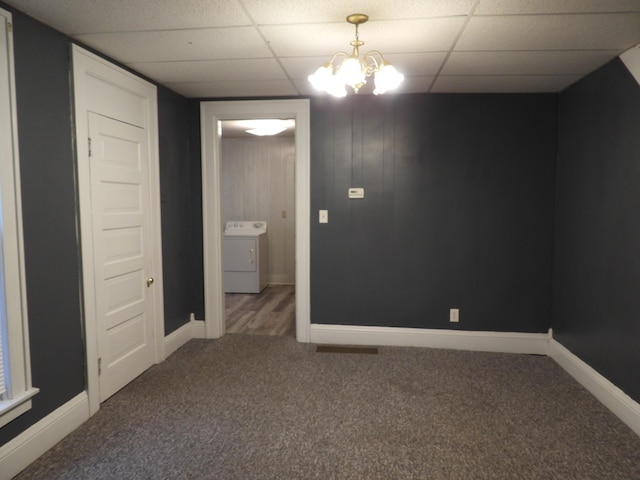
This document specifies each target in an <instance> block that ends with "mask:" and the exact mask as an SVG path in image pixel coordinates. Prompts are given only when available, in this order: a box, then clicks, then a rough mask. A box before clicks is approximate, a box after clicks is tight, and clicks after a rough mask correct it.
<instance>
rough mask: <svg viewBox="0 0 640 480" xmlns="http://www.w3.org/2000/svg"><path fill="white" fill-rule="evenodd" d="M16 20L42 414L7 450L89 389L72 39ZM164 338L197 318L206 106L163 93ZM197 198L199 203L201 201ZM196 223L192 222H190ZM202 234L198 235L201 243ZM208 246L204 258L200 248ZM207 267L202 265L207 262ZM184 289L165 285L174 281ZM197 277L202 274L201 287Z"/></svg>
mask: <svg viewBox="0 0 640 480" xmlns="http://www.w3.org/2000/svg"><path fill="white" fill-rule="evenodd" d="M0 6H2V8H5V9H6V10H8V11H10V12H12V15H13V26H14V28H13V36H14V58H15V73H16V97H17V115H18V135H19V149H20V169H21V172H20V173H21V188H22V215H23V227H24V249H25V269H26V286H27V308H28V316H29V340H30V349H31V372H32V379H33V382H32V383H33V385H34V386H35V387H37V388H39V389H40V392H39V393H38V394H37V395H36V396H35V397H34V398H33V408H32V409H31V410H30V411H29V412H27V413H25V414H24V415H22V416H20V417H18V418H17V419H15V420H14V421H12V422H10V423H9V424H7V425H5V426H4V427H2V428H0V445H3V444H5V443H6V442H8V441H10V440H11V439H13V438H14V437H15V436H16V435H18V434H20V433H21V432H23V431H24V430H26V429H27V428H28V427H30V426H31V425H33V424H35V423H36V422H38V421H39V420H40V419H42V418H44V417H45V416H47V415H48V414H50V413H51V412H53V411H54V410H55V409H57V408H58V407H60V406H61V405H64V404H65V403H66V402H68V401H69V400H71V399H72V398H73V397H75V396H76V395H78V394H79V393H81V392H83V391H84V390H85V388H86V373H85V351H84V345H85V343H84V336H83V322H84V316H83V311H82V308H83V307H82V292H81V284H82V281H81V279H82V276H81V262H80V255H81V252H80V242H79V228H80V225H79V218H78V198H77V188H76V175H75V151H74V141H75V140H74V133H73V130H74V120H73V118H72V112H73V107H72V98H73V88H72V85H71V80H70V79H71V40H70V39H69V38H68V37H66V36H64V35H62V34H60V33H59V32H56V31H55V30H53V29H51V28H49V27H47V26H45V25H43V24H41V23H39V22H37V21H36V20H33V19H32V18H30V17H28V16H26V15H23V14H21V13H20V12H17V11H16V10H15V9H13V8H10V7H8V6H6V5H4V4H2V3H1V2H0ZM158 91H159V102H158V103H159V105H158V110H159V137H160V162H161V165H160V177H161V195H162V197H163V199H164V202H163V204H162V220H163V225H162V228H163V231H162V235H163V241H164V243H165V245H163V263H164V265H163V266H164V269H165V292H164V297H165V308H166V312H165V318H166V322H165V330H166V333H170V332H171V331H173V330H175V329H176V328H178V327H179V326H180V325H181V324H185V323H186V322H187V321H188V320H189V313H190V312H191V311H193V310H192V309H190V308H189V307H190V306H191V305H193V304H194V303H195V302H194V293H193V292H194V291H197V286H195V285H185V284H184V282H189V281H190V279H193V278H194V275H192V272H193V271H196V272H197V271H198V268H200V271H201V270H202V260H201V255H202V253H201V250H202V248H201V245H202V240H201V239H202V234H201V233H200V234H199V236H198V234H197V233H194V234H193V235H192V234H191V232H197V231H198V225H193V218H194V217H193V216H191V217H190V216H189V215H190V213H191V212H192V213H193V215H195V216H197V219H196V221H195V223H197V224H199V225H200V227H199V228H201V221H200V216H199V215H200V213H199V207H197V206H196V208H194V207H193V202H199V198H200V197H199V196H200V186H199V183H198V184H197V185H198V187H197V191H196V192H194V191H193V185H194V182H193V181H192V178H191V177H190V173H191V171H190V170H189V168H188V165H192V166H194V165H195V166H196V168H197V172H196V173H194V176H195V177H196V178H197V181H198V182H199V178H200V177H199V175H200V173H199V169H200V165H199V162H200V146H199V145H200V140H199V124H198V121H199V120H198V118H199V117H198V115H199V110H198V102H197V101H195V100H191V101H190V100H187V99H185V98H183V97H181V96H179V95H176V94H174V93H173V92H170V91H168V90H166V89H163V88H159V90H158ZM192 198H195V199H196V200H193V202H192ZM183 217H184V218H189V220H184V219H183ZM194 235H195V236H196V237H197V238H196V239H194ZM198 245H200V252H199V255H200V259H198V252H197V251H195V252H194V249H196V248H198V247H197V246H198ZM198 262H199V263H198ZM167 275H169V278H170V279H174V278H175V279H178V281H169V282H168V283H167V282H166V278H167V277H166V276H167ZM197 281H198V277H197V274H196V275H195V280H194V282H196V283H197Z"/></svg>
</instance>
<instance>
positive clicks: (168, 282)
mask: <svg viewBox="0 0 640 480" xmlns="http://www.w3.org/2000/svg"><path fill="white" fill-rule="evenodd" d="M198 119H199V102H198V101H197V100H186V99H185V98H184V97H182V96H180V95H178V94H177V93H174V92H172V91H171V90H169V89H167V88H165V87H158V129H159V157H160V197H161V198H160V203H161V215H162V225H163V228H162V269H163V280H164V324H165V325H164V327H165V332H164V333H165V335H169V334H170V333H171V332H173V331H175V330H176V329H178V328H179V327H181V326H182V325H184V324H185V322H186V321H187V320H188V319H189V315H190V314H191V313H192V312H193V311H194V310H193V308H192V305H193V303H194V302H193V296H194V292H195V291H197V285H198V284H199V282H198V281H199V280H200V281H202V280H201V278H202V274H200V276H198V274H197V271H198V270H197V269H196V268H194V263H195V262H194V261H193V257H194V250H197V248H198V247H197V245H198V242H199V245H200V247H199V249H200V250H202V235H200V237H199V238H193V237H194V231H197V229H196V228H194V224H200V225H201V224H202V215H201V213H200V212H201V210H200V209H199V208H198V209H194V208H192V201H191V198H192V183H191V177H192V170H193V168H196V169H197V170H198V171H199V170H200V164H199V159H200V140H199V138H200V137H199V135H198V137H197V141H196V139H194V138H192V137H193V135H191V132H193V131H196V132H199V130H200V125H199V123H198ZM194 158H195V159H197V160H198V162H194V161H193V159H194ZM197 177H198V178H200V175H199V173H198V175H197ZM198 190H201V187H200V186H198ZM194 245H196V247H195V248H194ZM201 264H202V260H201V254H200V265H201ZM203 318H204V317H198V319H200V320H202V319H203Z"/></svg>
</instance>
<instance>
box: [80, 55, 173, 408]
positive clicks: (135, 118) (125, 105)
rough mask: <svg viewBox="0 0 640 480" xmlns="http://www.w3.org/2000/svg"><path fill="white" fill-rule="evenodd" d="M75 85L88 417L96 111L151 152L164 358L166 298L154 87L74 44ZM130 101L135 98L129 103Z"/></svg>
mask: <svg viewBox="0 0 640 480" xmlns="http://www.w3.org/2000/svg"><path fill="white" fill-rule="evenodd" d="M72 54H73V83H74V100H75V123H76V140H75V141H76V157H77V158H76V162H77V164H76V167H77V186H78V201H79V209H80V245H81V250H82V291H83V300H84V305H83V306H84V335H85V343H86V360H87V366H86V367H87V394H88V397H89V415H93V414H94V413H96V412H97V411H98V410H99V409H100V395H99V393H100V389H99V385H100V382H99V378H98V353H99V351H98V331H97V327H96V325H97V324H96V322H97V319H96V292H95V282H94V277H95V272H94V267H93V254H94V251H93V233H92V232H93V228H92V224H93V221H92V211H91V177H90V172H89V168H88V165H89V145H88V138H89V115H88V113H89V112H95V113H99V114H100V115H104V116H107V117H110V118H113V119H116V120H119V121H122V122H126V123H130V124H131V125H136V126H139V127H142V128H144V129H145V130H146V132H147V144H148V151H149V191H150V197H151V202H150V203H151V211H150V212H149V216H150V229H151V232H150V236H151V238H152V245H151V249H152V258H151V265H152V272H149V274H150V276H152V277H154V279H155V281H154V289H153V292H152V293H150V294H152V295H153V314H154V319H155V321H154V324H153V330H154V338H153V344H154V350H155V353H154V358H155V362H156V363H157V362H161V361H162V360H163V359H164V300H163V283H164V282H163V278H162V243H161V228H160V171H159V170H160V166H159V158H158V99H157V92H156V87H155V85H153V84H151V83H149V82H147V81H145V80H143V79H141V78H139V77H137V76H135V75H133V74H131V73H129V72H127V71H125V70H123V69H121V68H119V67H117V66H116V65H113V64H112V63H110V62H108V61H106V60H105V59H103V58H101V57H98V56H97V55H94V54H92V53H91V52H88V51H87V50H85V49H83V48H80V47H78V46H77V45H73V47H72ZM132 100H133V101H132Z"/></svg>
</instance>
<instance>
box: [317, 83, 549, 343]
mask: <svg viewBox="0 0 640 480" xmlns="http://www.w3.org/2000/svg"><path fill="white" fill-rule="evenodd" d="M556 103H557V97H556V96H555V95H405V96H402V95H400V96H389V97H374V96H358V97H355V96H353V97H349V98H345V99H341V100H339V101H335V100H332V99H313V100H312V108H311V211H312V218H311V321H312V322H313V323H326V324H345V325H354V324H355V325H383V326H392V327H421V328H459V329H465V330H489V331H490V330H493V331H510V332H545V331H546V330H547V329H548V328H549V318H550V291H551V250H552V226H553V197H554V168H555V155H556V132H557V128H556V107H557V105H556ZM349 187H364V189H365V198H364V199H362V200H350V199H348V198H347V189H348V188H349ZM319 209H328V210H329V223H328V224H324V225H323V224H318V222H317V212H318V210H319ZM450 308H459V309H460V323H459V324H452V323H449V309H450Z"/></svg>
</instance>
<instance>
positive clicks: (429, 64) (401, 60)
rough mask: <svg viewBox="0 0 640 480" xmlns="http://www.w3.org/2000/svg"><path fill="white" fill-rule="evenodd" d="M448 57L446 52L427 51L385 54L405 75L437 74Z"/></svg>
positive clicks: (388, 60) (386, 58) (387, 59)
mask: <svg viewBox="0 0 640 480" xmlns="http://www.w3.org/2000/svg"><path fill="white" fill-rule="evenodd" d="M445 58H447V53H446V52H427V53H392V54H389V55H385V60H386V61H387V62H389V63H390V64H391V65H393V66H394V67H396V69H397V70H398V71H399V72H400V73H402V74H403V75H404V76H405V77H407V76H412V77H419V76H429V75H435V74H436V73H438V70H440V66H441V65H442V62H444V60H445Z"/></svg>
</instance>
